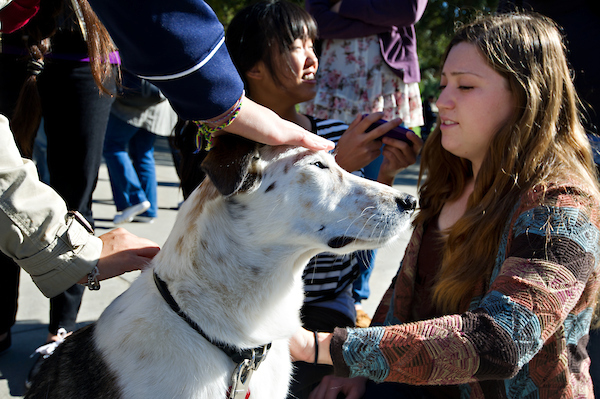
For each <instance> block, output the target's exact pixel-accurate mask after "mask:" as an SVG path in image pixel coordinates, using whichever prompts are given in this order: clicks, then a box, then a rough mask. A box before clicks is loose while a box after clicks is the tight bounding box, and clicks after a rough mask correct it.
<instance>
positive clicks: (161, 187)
mask: <svg viewBox="0 0 600 399" xmlns="http://www.w3.org/2000/svg"><path fill="white" fill-rule="evenodd" d="M156 163H157V167H156V169H157V177H158V205H159V211H158V212H159V215H158V218H157V219H156V221H155V222H154V223H153V224H142V223H129V224H126V225H124V227H125V228H126V229H128V230H129V231H131V232H132V233H134V234H137V235H139V236H142V237H147V238H149V239H151V240H153V241H155V242H157V243H159V244H161V245H162V244H163V243H164V242H165V240H166V238H167V236H168V234H169V232H170V230H171V228H172V226H173V223H174V221H175V215H176V214H177V206H178V204H179V202H180V201H182V200H183V197H182V195H181V191H180V190H179V188H178V184H179V180H178V178H177V174H176V173H175V169H174V167H173V162H172V160H171V156H170V153H169V150H168V145H167V142H166V140H164V139H160V140H158V141H157V144H156ZM417 175H418V165H413V166H412V167H411V168H408V169H407V170H406V171H404V172H403V173H401V174H400V175H398V177H397V178H396V184H395V187H396V188H398V189H399V190H401V191H405V192H409V193H411V194H416V183H417ZM115 211H116V209H115V207H114V204H113V201H112V194H111V191H110V183H109V181H108V173H107V171H106V167H105V166H104V165H103V166H102V168H101V169H100V179H99V182H98V187H97V188H96V191H95V192H94V203H93V212H94V217H95V220H96V230H97V234H98V235H100V234H103V233H105V232H107V231H109V230H111V229H113V228H114V225H113V223H112V218H113V217H114V214H115ZM408 236H409V233H407V234H406V235H405V237H402V238H401V239H399V240H398V241H397V242H395V243H393V244H391V245H390V246H388V247H386V248H383V249H380V250H379V251H378V254H377V258H376V265H375V269H374V271H373V274H372V277H371V291H372V294H371V298H369V300H367V301H366V302H364V303H363V306H364V309H365V310H366V311H367V313H369V314H371V315H372V314H373V312H374V311H375V308H376V307H377V304H378V302H379V299H380V298H381V296H382V295H383V293H384V292H385V290H386V289H387V287H388V285H389V283H390V281H391V279H392V277H393V276H394V275H395V273H396V271H397V268H398V264H399V262H400V259H401V257H402V255H403V253H404V247H405V246H406V242H407V239H408ZM137 274H138V273H135V272H134V273H129V274H126V275H124V276H121V277H117V278H113V279H111V280H107V281H103V282H102V284H101V285H102V289H101V290H100V291H96V292H91V291H88V290H86V292H85V294H84V296H83V302H82V305H81V310H80V312H79V315H78V318H77V321H78V323H80V325H81V326H83V325H85V324H88V323H90V322H92V321H94V320H96V319H97V318H98V317H99V316H100V314H101V313H102V311H103V310H104V308H105V307H106V306H107V305H108V304H109V303H110V302H111V301H112V300H113V299H114V298H116V297H117V296H118V295H120V294H121V293H122V292H123V291H124V290H126V289H127V287H129V285H130V284H131V282H132V281H133V280H134V279H135V278H136V277H137ZM48 310H49V302H48V300H47V299H46V298H45V297H44V296H43V295H42V294H41V293H40V292H39V291H38V290H37V288H36V287H35V285H34V284H33V283H32V282H31V279H30V278H29V276H28V275H27V274H26V273H24V272H22V274H21V285H20V297H19V311H18V314H17V323H16V325H15V326H14V327H13V329H12V339H13V345H12V347H11V348H10V349H9V350H8V351H7V352H5V353H4V354H2V355H0V399H6V398H20V397H22V396H23V395H24V381H25V377H26V376H27V373H28V371H29V368H30V367H31V365H32V363H33V359H31V358H30V357H29V356H30V355H31V354H32V353H33V352H34V351H35V349H36V348H37V347H38V346H40V345H42V344H43V343H44V340H45V338H46V335H47V333H48V330H47V324H48V322H49V319H48Z"/></svg>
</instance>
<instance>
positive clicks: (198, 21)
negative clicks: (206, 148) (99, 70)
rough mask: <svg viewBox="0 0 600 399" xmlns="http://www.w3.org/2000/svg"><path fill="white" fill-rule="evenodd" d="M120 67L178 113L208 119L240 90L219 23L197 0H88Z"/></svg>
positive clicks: (239, 83) (229, 104)
mask: <svg viewBox="0 0 600 399" xmlns="http://www.w3.org/2000/svg"><path fill="white" fill-rule="evenodd" d="M90 4H91V5H92V8H93V9H94V11H95V12H96V14H97V15H98V17H99V18H100V20H101V21H102V23H103V24H104V25H105V26H106V29H107V30H108V32H109V33H110V35H111V37H112V38H113V40H114V42H115V44H116V45H117V47H118V49H119V53H120V56H121V60H122V62H123V66H124V67H125V68H127V69H128V70H129V71H131V72H133V73H135V74H137V75H139V76H141V77H143V78H144V79H147V80H149V81H151V82H152V83H153V84H155V85H156V86H157V87H158V88H160V90H161V91H162V92H163V93H164V94H165V96H166V97H167V98H168V99H169V101H170V103H171V105H172V106H173V109H175V111H176V112H177V113H178V114H179V116H180V117H181V118H184V119H190V120H197V119H210V118H213V117H215V116H218V115H220V114H222V113H224V112H225V111H227V110H228V109H229V108H231V106H233V105H234V104H235V103H236V101H237V100H238V99H239V97H240V96H241V95H242V91H243V87H244V84H243V82H242V80H241V79H240V77H239V75H238V73H237V70H236V68H235V66H234V65H233V62H232V61H231V58H230V57H229V53H228V52H227V49H226V47H225V43H224V31H223V26H222V24H221V23H220V22H219V20H218V19H217V16H216V15H215V13H214V12H213V11H212V9H211V8H210V7H209V6H208V5H207V4H206V3H205V2H204V1H200V0H178V1H173V2H171V1H165V0H144V1H141V0H90Z"/></svg>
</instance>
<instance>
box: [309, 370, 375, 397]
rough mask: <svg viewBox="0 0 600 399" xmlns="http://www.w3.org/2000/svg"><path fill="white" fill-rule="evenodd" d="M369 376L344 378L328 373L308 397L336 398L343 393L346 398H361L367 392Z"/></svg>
mask: <svg viewBox="0 0 600 399" xmlns="http://www.w3.org/2000/svg"><path fill="white" fill-rule="evenodd" d="M366 384H367V378H365V377H354V378H342V377H335V376H333V375H326V376H325V377H323V380H321V383H320V384H319V386H317V387H316V388H315V389H314V390H313V391H312V392H311V394H310V396H309V397H308V398H309V399H336V398H337V397H338V395H339V394H340V393H343V394H344V395H345V396H344V398H346V399H360V398H362V397H363V395H364V394H365V386H366Z"/></svg>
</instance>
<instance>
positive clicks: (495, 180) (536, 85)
mask: <svg viewBox="0 0 600 399" xmlns="http://www.w3.org/2000/svg"><path fill="white" fill-rule="evenodd" d="M463 42H465V43H470V44H473V45H475V46H476V47H477V49H479V51H480V52H481V54H482V55H483V57H484V59H485V60H487V62H489V65H490V66H491V67H492V68H493V69H494V70H496V71H497V72H498V73H499V74H500V75H502V76H503V77H505V78H506V79H507V80H508V83H509V87H510V90H511V92H512V94H513V96H514V98H515V100H516V112H515V114H514V115H513V116H512V119H510V120H509V121H508V123H507V124H506V126H503V127H501V128H500V130H499V131H498V132H497V133H496V135H495V136H494V138H493V139H492V141H491V144H490V147H489V149H488V152H487V155H486V157H485V160H484V162H483V164H482V166H481V169H480V171H479V173H478V175H477V179H476V181H475V187H474V190H473V193H472V194H471V196H470V197H469V200H468V204H467V211H466V213H465V214H464V216H463V217H462V218H461V219H460V220H458V221H457V222H456V223H455V224H454V226H453V227H452V228H451V229H450V230H449V231H447V232H445V233H447V235H445V237H446V242H445V247H444V254H443V261H442V267H441V270H440V272H439V274H438V276H437V281H436V284H435V286H434V291H433V300H434V303H435V305H436V306H437V307H438V309H440V310H442V311H445V312H459V311H461V312H462V311H465V310H467V308H468V305H469V302H468V301H469V300H470V298H471V297H472V295H473V292H474V290H475V289H476V287H481V284H486V282H488V281H489V278H490V275H491V272H492V269H493V267H494V262H495V258H496V255H497V251H498V244H499V241H500V238H501V235H502V233H503V230H504V228H505V225H506V222H507V219H508V217H509V216H510V214H511V211H512V210H513V208H514V206H515V204H516V203H517V201H518V200H519V197H520V196H521V195H522V194H523V193H525V192H526V191H528V190H530V189H531V188H532V187H536V186H539V187H540V189H541V190H542V191H543V190H544V189H545V188H547V187H548V185H549V184H551V183H561V182H569V181H575V182H577V184H579V185H582V186H583V187H585V188H586V189H587V193H588V194H589V195H592V196H597V195H598V188H597V177H596V171H595V167H594V163H593V159H592V153H591V150H590V145H589V142H588V140H587V137H586V135H585V133H584V129H583V127H582V125H581V122H580V113H579V104H580V103H579V100H578V97H577V94H576V92H575V89H574V87H573V83H572V77H571V74H570V70H569V68H568V65H567V60H566V56H565V48H564V44H563V42H562V38H561V34H560V32H559V30H558V29H557V27H556V26H555V24H554V23H553V22H551V21H550V20H549V19H546V18H544V17H542V16H539V15H536V14H503V15H498V16H487V17H480V18H479V19H478V20H476V21H475V22H473V23H471V24H469V25H466V26H463V27H461V28H460V29H459V30H458V31H457V33H456V35H455V37H454V38H453V39H452V41H451V42H450V44H449V46H448V49H447V51H446V54H445V56H444V58H443V60H444V61H445V60H446V58H447V57H448V53H449V52H450V50H451V49H452V47H453V46H455V45H456V44H458V43H463ZM438 122H439V121H438ZM472 175H473V173H472V170H471V164H470V162H469V161H467V160H465V159H460V158H458V157H456V156H454V155H452V154H450V153H449V152H448V151H446V150H444V149H443V148H442V145H441V133H440V129H439V123H438V127H436V128H435V130H434V131H433V132H432V134H431V135H430V136H429V138H428V140H427V143H426V145H425V147H424V149H423V157H422V163H421V177H423V176H426V178H425V181H424V183H423V184H422V186H421V187H420V206H421V211H420V213H419V214H418V216H417V218H416V222H415V223H427V222H428V221H430V220H432V219H433V218H434V217H435V216H436V215H438V214H439V212H440V210H441V209H442V206H443V204H444V202H446V201H452V200H456V199H457V198H458V197H459V196H460V194H461V193H462V192H463V190H464V188H465V184H466V182H467V180H468V179H469V178H470V177H471V176H472Z"/></svg>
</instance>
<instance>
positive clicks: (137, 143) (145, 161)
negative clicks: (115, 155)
mask: <svg viewBox="0 0 600 399" xmlns="http://www.w3.org/2000/svg"><path fill="white" fill-rule="evenodd" d="M155 141H156V135H155V134H154V133H150V132H149V131H147V130H146V129H138V131H137V132H136V133H135V135H134V136H133V137H132V138H131V140H130V141H129V156H130V157H131V160H132V161H133V166H134V167H135V171H136V172H137V175H138V178H139V180H140V183H141V185H142V189H143V190H144V193H145V194H146V198H147V199H148V201H150V208H149V209H148V210H147V211H146V212H144V213H142V216H149V217H156V216H157V213H158V201H157V193H156V190H157V185H158V183H157V182H156V166H155V164H154V142H155Z"/></svg>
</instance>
